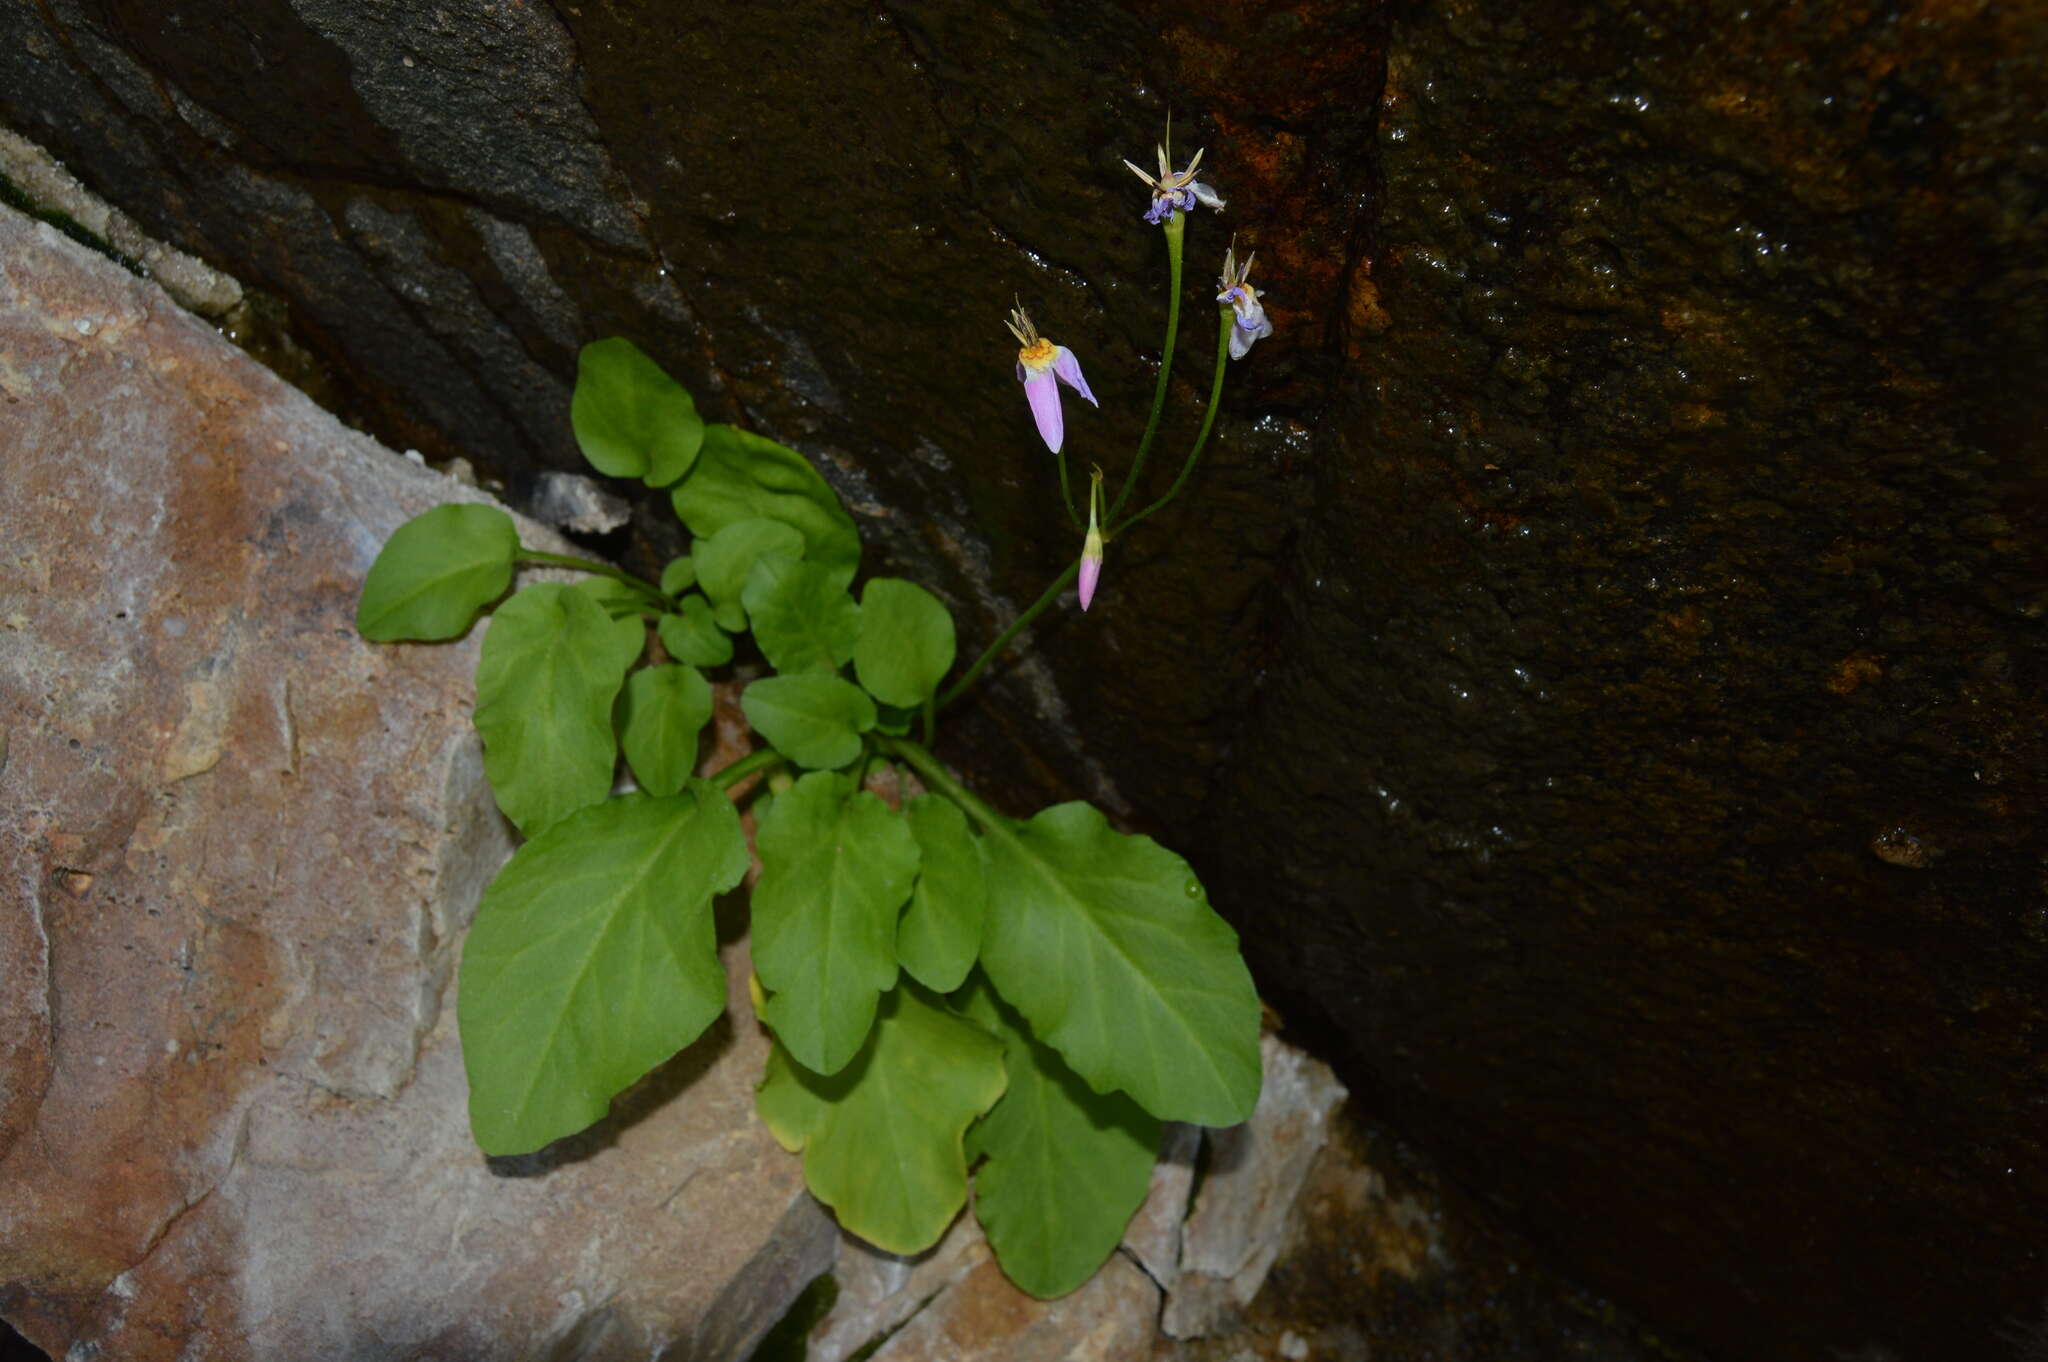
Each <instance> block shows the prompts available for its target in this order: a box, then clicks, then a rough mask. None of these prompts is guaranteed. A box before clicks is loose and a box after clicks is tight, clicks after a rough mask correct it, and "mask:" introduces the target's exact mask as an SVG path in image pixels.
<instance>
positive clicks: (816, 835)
mask: <svg viewBox="0 0 2048 1362" xmlns="http://www.w3.org/2000/svg"><path fill="white" fill-rule="evenodd" d="M756 827H757V829H758V830H757V831H756V833H755V835H754V846H755V849H756V850H757V851H759V852H760V855H761V878H760V881H759V882H758V883H756V884H755V886H754V905H753V906H754V969H755V971H756V972H757V973H758V974H759V975H760V976H761V984H762V986H763V987H765V988H767V989H769V990H771V992H772V993H773V995H774V996H773V997H771V998H769V1000H768V1007H767V1010H766V1012H765V1013H764V1014H763V1015H764V1020H766V1021H767V1023H768V1024H769V1025H770V1026H771V1027H773V1028H774V1029H775V1034H776V1036H777V1037H778V1038H780V1040H781V1041H782V1043H783V1045H784V1046H786V1047H788V1050H789V1052H790V1054H792V1055H794V1056H795V1057H796V1059H797V1061H798V1062H799V1063H801V1064H802V1065H803V1066H804V1067H805V1068H807V1069H812V1070H815V1071H816V1072H818V1073H821V1074H830V1073H837V1072H838V1071H839V1070H840V1069H841V1068H842V1067H844V1066H845V1064H846V1062H847V1061H848V1060H850V1059H852V1058H853V1056H854V1054H855V1052H857V1051H858V1050H859V1049H860V1046H861V1042H862V1041H863V1040H864V1039H865V1038H866V1037H867V1033H868V1027H869V1026H870V1025H871V1024H872V1023H873V1021H874V1019H875V1000H876V998H877V997H878V996H880V994H881V993H882V991H883V990H884V989H886V988H888V987H890V986H891V985H892V984H894V983H895V982H896V915H897V911H898V910H899V909H901V908H902V907H903V901H904V900H905V899H907V898H909V897H910V885H911V881H913V880H914V879H916V878H917V843H916V842H915V841H914V840H913V839H912V838H911V835H910V829H909V827H908V826H907V825H906V824H905V823H904V821H903V820H902V819H901V818H899V817H898V816H897V815H896V813H895V812H894V811H893V810H892V809H890V807H889V806H888V805H887V804H884V803H883V802H882V801H881V800H879V799H877V798H875V797H874V796H873V795H871V794H869V793H868V792H867V791H865V790H860V791H856V790H855V789H854V788H853V779H852V777H850V776H846V775H841V774H839V773H838V772H833V771H814V772H812V773H811V774H809V775H807V776H805V777H804V778H803V779H801V780H799V781H797V782H796V784H794V785H792V786H791V787H790V788H789V790H788V791H787V792H786V793H784V794H780V795H778V796H776V799H775V804H774V807H772V808H770V809H769V810H768V814H767V816H766V817H765V818H762V819H760V821H759V822H758V823H757V824H756Z"/></svg>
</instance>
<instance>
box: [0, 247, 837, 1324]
mask: <svg viewBox="0 0 2048 1362" xmlns="http://www.w3.org/2000/svg"><path fill="white" fill-rule="evenodd" d="M0 466H4V468H5V469H6V476H5V479H4V482H0V752H4V754H5V755H4V758H0V761H4V769H0V803H4V804H5V806H6V807H7V808H8V809H9V811H10V812H9V816H8V817H7V818H6V819H5V820H0V883H4V885H5V894H4V903H0V977H4V978H5V979H6V981H7V986H6V988H5V989H4V990H0V1314H4V1315H5V1316H6V1317H7V1319H8V1320H9V1321H10V1322H11V1323H13V1324H14V1325H15V1326H16V1327H17V1328H18V1329H19V1330H20V1331H21V1332H22V1333H23V1334H24V1335H25V1336H26V1337H27V1338H29V1339H30V1340H31V1341H32V1342H34V1343H36V1344H38V1345H39V1346H41V1347H42V1348H44V1349H45V1350H46V1351H48V1352H49V1353H50V1354H51V1355H53V1356H71V1357H84V1356H106V1357H120V1358H123V1359H150V1358H165V1359H169V1358H173V1357H190V1356H198V1355H203V1356H206V1357H213V1358H223V1359H235V1358H251V1359H255V1358H279V1357H309V1358H310V1357H363V1358H372V1357H401V1356H403V1357H417V1356H426V1355H441V1356H450V1357H464V1358H494V1357H496V1358H508V1359H509V1358H527V1357H533V1356H537V1355H556V1356H576V1357H589V1358H598V1357H628V1356H631V1357H644V1356H648V1355H650V1354H652V1353H655V1352H657V1351H659V1350H660V1349H662V1348H663V1347H671V1348H674V1349H675V1350H676V1351H677V1353H678V1355H681V1356H687V1357H691V1358H699V1357H702V1358H738V1357H744V1356H745V1355H746V1353H747V1351H748V1349H749V1348H750V1347H751V1344H752V1341H753V1339H754V1338H755V1337H757V1336H758V1335H759V1333H760V1332H761V1331H762V1330H763V1329H765V1328H766V1327H767V1326H769V1325H770V1324H772V1323H773V1322H774V1320H775V1319H776V1318H777V1317H778V1316H779V1315H780V1314H781V1313H782V1311H783V1309H784V1308H785V1307H786V1305H787V1304H788V1302H789V1300H790V1299H791V1298H792V1297H793V1296H794V1294H795V1293H796V1291H797V1290H799V1289H800V1288H801V1286H802V1284H803V1283H804V1282H805V1281H806V1280H808V1279H809V1278H810V1277H811V1276H814V1275H815V1274H816V1273H817V1272H818V1271H820V1270H821V1269H822V1268H823V1267H824V1265H825V1263H826V1262H827V1261H828V1260H829V1254H830V1249H831V1243H832V1230H831V1226H830V1224H829V1222H828V1221H827V1220H826V1219H825V1218H824V1216H823V1215H822V1214H821V1213H820V1211H819V1210H818V1209H817V1207H816V1206H815V1205H814V1204H813V1203H812V1202H811V1201H810V1199H809V1198H808V1197H807V1196H806V1195H805V1194H804V1193H803V1191H802V1189H801V1182H800V1173H799V1170H798V1168H797V1166H796V1162H795V1161H794V1160H791V1159H789V1158H787V1157H786V1156H784V1155H783V1154H782V1153H781V1151H780V1150H779V1149H777V1148H776V1147H775V1144H774V1142H773V1140H771V1139H770V1138H769V1137H768V1135H767V1133H766V1131H765V1130H763V1129H761V1128H760V1127H759V1126H758V1125H757V1124H756V1123H755V1122H754V1121H753V1120H752V1100H751V1099H752V1093H751V1085H752V1082H753V1081H754V1078H755V1076H756V1074H757V1072H758V1066H759V1062H760V1059H761V1051H762V1048H763V1042H762V1041H761V1039H760V1038H759V1036H758V1035H757V1034H756V1033H755V1029H754V1028H753V1027H752V1026H750V1025H749V1026H744V1027H735V1026H731V1025H726V1024H721V1025H720V1026H719V1027H717V1028H714V1030H713V1031H712V1032H711V1033H710V1034H709V1035H707V1036H706V1038H705V1039H704V1040H703V1041H701V1042H700V1043H699V1044H698V1045H696V1046H694V1047H692V1048H691V1049H690V1050H689V1051H687V1052H685V1054H683V1055H682V1056H679V1057H678V1058H677V1060H676V1061H674V1062H673V1063H672V1064H670V1065H668V1066H666V1067H664V1068H663V1069H661V1070H659V1071H657V1072H656V1073H655V1074H654V1075H652V1076H650V1077H649V1079H648V1080H646V1081H645V1082H644V1083H643V1084H642V1085H641V1086H640V1087H639V1088H636V1089H635V1090H634V1091H633V1092H632V1093H631V1094H629V1095H628V1096H626V1097H625V1098H623V1099H622V1100H621V1101H620V1103H619V1104H618V1107H617V1108H616V1109H615V1111H614V1114H613V1117H612V1118H611V1119H610V1120H609V1121H608V1122H606V1123H604V1124H601V1125H600V1126H598V1127H596V1128H594V1129H593V1131H592V1132H590V1133H588V1134H586V1135H584V1136H579V1137H577V1138H576V1139H574V1140H572V1141H567V1142H564V1143H563V1144H562V1145H559V1146H556V1147H553V1148H552V1149H551V1150H549V1151H544V1152H543V1154H541V1155H537V1156H534V1157H532V1158H530V1159H527V1160H519V1161H500V1166H498V1167H496V1168H493V1167H491V1166H489V1165H488V1164H487V1163H486V1161H485V1160H484V1158H483V1157H482V1156H481V1155H480V1154H479V1153H478V1152H477V1150H476V1149H475V1147H474V1145H473V1144H472V1143H471V1142H470V1139H469V1136H468V1130H467V1121H466V1113H465V1085H464V1080H463V1075H462V1066H461V1060H460V1055H459V1051H458V1047H457V1044H456V1039H455V1030H454V1008H453V1005H452V1002H453V1000H452V994H451V992H450V984H451V976H452V972H453V966H454V961H455V955H456V943H457V941H458V940H459V937H460V933H461V931H462V928H463V926H464V925H465V923H466V920H467V917H468V914H469V913H470V912H471V911H472V910H473V908H474V906H475V903H476V899H477V896H478V894H479V893H480V892H481V890H482V887H483V885H484V883H485V882H486V881H487V880H488V878H489V877H490V875H491V874H492V873H493V872H494V871H495V869H496V868H497V866H498V865H499V864H500V863H501V862H502V861H503V859H504V857H505V856H506V855H507V853H508V852H509V850H510V841H509V838H508V835H507V830H506V827H505V825H504V823H503V821H502V820H501V819H500V818H499V817H498V815H497V813H496V810H495V808H494V807H493V805H492V804H491V801H490V797H489V794H488V792H487V790H486V788H485V785H484V779H483V771H482V762H481V757H480V752H479V749H478V748H477V746H476V744H475V741H474V738H473V736H472V734H471V730H470V728H469V724H468V718H467V711H468V707H469V703H470V690H469V684H470V683H469V679H468V678H469V672H470V669H471V668H472V667H473V665H474V662H475V647H476V642H475V637H474V636H472V638H471V639H469V640H467V641H465V642H461V643H457V644H452V645H448V646H444V647H432V648H426V647H416V648H379V647H372V646H369V645H366V644H364V643H363V642H361V641H360V640H359V639H358V638H357V637H356V636H355V633H354V630H353V628H352V619H353V613H354V597H355V593H356V589H357V587H358V585H359V584H360V581H361V579H362V575H363V573H364V571H365V570H366V568H367V567H368V564H369V561H370V559H371V558H372V556H373V555H374V554H375V552H376V550H377V548H378V547H379V545H380V544H381V543H382V541H383V540H384V538H385V537H386V536H387V535H388V534H389V533H390V531H391V530H392V529H393V528H395V527H396V526H397V525H398V524H399V523H400V522H401V521H402V520H404V519H405V518H407V517H408V516H409V515H411V514H414V513H416V512H418V511H420V510H423V509H425V508H427V507H428V506H431V505H434V504H438V503H440V502H443V501H449V500H460V499H468V500H474V499H477V496H478V494H477V493H475V492H473V491H469V490H466V489H462V488H459V487H457V486H456V485H455V484H453V483H452V482H449V481H448V480H446V479H443V478H440V477H437V476H435V475H433V474H430V473H428V472H426V471H425V470H424V469H421V468H418V467H416V466H414V465H412V464H409V463H407V462H406V461H405V460H403V459H400V458H398V457H397V456H395V455H393V454H390V453H389V452H388V451H384V450H381V449H379V448H378V447H377V446H376V445H374V444H373V443H372V442H371V441H369V440H367V439H365V438H363V437H361V436H359V435H355V434H352V433H350V432H348V431H346V430H343V429H342V428H341V427H339V426H338V425H336V424H335V423H334V422H333V421H332V419H331V418H329V417H327V416H326V415H324V414H323V413H321V412H319V411H317V410H316V409H314V408H313V407H312V406H311V404H310V403H309V402H308V401H307V400H306V399H305V398H303V397H302V396H300V395H299V394H298V393H296V392H295V391H293V390H291V389H289V388H287V387H285V385H283V384H282V383H281V382H279V381H277V380H276V379H274V378H273V377H271V376H270V375H269V374H268V373H266V372H264V371H263V370H261V369H260V368H258V367H256V366H255V365H254V364H253V363H251V362H250V361H248V360H247V359H246V358H244V357H243V356H241V355H239V354H237V353H236V352H234V351H233V350H232V349H230V348H229V347H228V346H227V345H226V344H225V343H224V342H222V341H221V340H220V339H219V338H218V337H216V336H214V335H213V334H212V333H211V332H210V331H209V330H207V329H206V328H205V327H204V326H202V325H200V324H198V323H197V322H195V321H194V320H192V319H191V318H190V317H188V316H187V315H186V314H184V313H182V312H180V311H179V310H178V309H177V308H175V307H174V306H172V305H171V304H170V303H169V302H168V300H166V299H165V298H164V297H163V296H162V295H161V294H160V293H158V291H157V290H156V289H155V287H154V286H152V285H148V284H144V283H140V282H138V281H136V280H134V279H132V278H130V277H129V276H128V275H126V274H124V273H123V272H121V271H120V270H119V269H117V268H116V267H115V266H114V265H112V264H111V263H109V262H107V261H105V260H102V259H100V258H98V257H95V256H92V255H90V254H88V253H86V252H85V251H83V250H82V249H81V248H79V247H77V246H75V245H73V244H72V243H70V242H69V241H66V240H64V239H63V238H61V237H60V236H58V234H57V233H56V232H54V231H53V230H51V229H50V228H47V227H43V226H38V225H35V224H31V223H29V222H28V221H27V220H26V219H24V218H22V217H20V216H18V215H16V214H14V213H13V212H11V211H9V210H6V209H0ZM525 530H526V532H527V533H528V534H529V535H530V536H531V537H530V538H529V539H528V542H529V543H534V544H536V545H544V544H548V543H550V542H552V541H551V540H550V539H549V538H548V537H547V535H546V533H545V532H544V531H538V530H536V529H535V528H534V527H532V526H526V527H525ZM734 964H735V968H736V969H738V971H739V974H738V977H739V978H740V979H741V980H743V979H744V977H745V971H744V960H743V959H741V960H738V961H735V962H734ZM738 988H739V993H738V998H739V1000H740V1015H742V1016H745V1015H747V1013H746V1008H745V1003H744V985H743V984H741V985H739V986H738Z"/></svg>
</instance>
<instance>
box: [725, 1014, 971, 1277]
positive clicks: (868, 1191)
mask: <svg viewBox="0 0 2048 1362" xmlns="http://www.w3.org/2000/svg"><path fill="white" fill-rule="evenodd" d="M1002 1054H1003V1049H1002V1045H1001V1044H1000V1043H999V1042H998V1041H997V1040H996V1039H995V1038H994V1037H993V1036H991V1035H989V1034H988V1033H987V1032H985V1031H983V1030H982V1029H981V1028H980V1027H978V1026H976V1025H974V1024H973V1023H972V1022H968V1021H964V1020H962V1019H961V1018H959V1017H956V1016H953V1015H952V1014H951V1013H949V1012H947V1011H945V1010H944V1009H943V1008H940V1007H938V1006H936V1005H935V1004H934V1003H932V1002H931V1001H930V1000H928V999H927V998H926V997H925V996H924V995H923V994H921V993H920V992H918V990H916V989H915V988H909V987H906V988H901V989H898V990H896V991H894V992H892V993H891V994H890V995H889V996H888V998H887V999H885V1000H884V1001H883V1003H882V1006H881V1016H880V1020H879V1021H878V1022H877V1023H876V1025H875V1028H874V1031H873V1033H872V1034H871V1035H870V1036H869V1037H868V1039H867V1042H866V1044H865V1045H863V1046H862V1047H861V1051H860V1054H859V1056H858V1057H857V1058H855V1059H854V1060H853V1062H852V1063H850V1064H848V1065H847V1066H846V1067H845V1068H844V1069H841V1070H840V1071H839V1072H838V1073H836V1074H834V1075H832V1076H831V1077H829V1078H828V1077H822V1076H820V1075H819V1074H817V1073H815V1072H812V1071H810V1070H808V1069H806V1068H804V1067H803V1066H802V1065H800V1064H798V1063H797V1062H796V1061H795V1060H793V1059H791V1058H790V1056H789V1054H788V1053H787V1052H786V1051H785V1050H784V1049H783V1047H782V1046H781V1045H777V1046H776V1047H775V1048H774V1049H773V1050H771V1051H770V1052H769V1055H768V1065H767V1069H766V1071H765V1072H764V1073H763V1074H762V1077H761V1087H760V1090H759V1092H758V1093H757V1095H756V1097H755V1109H756V1110H758V1111H759V1112H760V1114H761V1120H762V1122H763V1123H764V1124H766V1125H767V1127H768V1129H769V1131H770V1132H771V1133H772V1134H773V1135H774V1136H775V1138H776V1139H777V1140H778V1141H780V1142H781V1144H782V1146H783V1148H785V1149H787V1150H789V1151H790V1152H791V1153H795V1152H796V1151H797V1150H799V1149H801V1150H802V1151H803V1155H804V1182H805V1183H806V1184H807V1185H808V1186H809V1187H810V1189H811V1194H812V1195H813V1196H815V1197H817V1198H818V1200H820V1201H822V1202H824V1203H825V1204H826V1205H827V1206H830V1207H831V1208H832V1209H833V1210H834V1211H835V1212H836V1213H837V1214H838V1216H839V1223H840V1224H841V1225H842V1226H844V1227H845V1228H846V1229H848V1230H851V1231H852V1232H853V1233H855V1234H857V1235H859V1236H860V1237H861V1238H863V1239H865V1240H867V1241H868V1242H869V1243H871V1244H873V1245H874V1246H875V1247H877V1248H879V1249H882V1250H883V1251H884V1252H888V1253H899V1254H912V1253H922V1252H923V1251H924V1250H925V1249H928V1248H930V1247H931V1246H932V1245H933V1244H935V1243H937V1242H938V1239H939V1236H940V1235H942V1234H944V1233H945V1232H946V1226H947V1225H949V1224H951V1223H952V1222H953V1217H954V1216H955V1215H957V1214H958V1213H959V1210H960V1207H961V1205H962V1204H963V1203H964V1202H965V1201H966V1200H967V1160H966V1157H965V1155H964V1153H963V1152H962V1149H961V1140H962V1136H963V1133H964V1132H965V1131H966V1129H967V1124H968V1122H970V1121H972V1120H973V1119H974V1118H975V1117H976V1116H978V1115H979V1114H981V1113H982V1112H984V1111H987V1110H988V1109H989V1107H990V1106H991V1105H992V1104H993V1103H994V1102H995V1101H996V1099H998V1098H999V1097H1001V1096H1002V1094H1003V1061H1002Z"/></svg>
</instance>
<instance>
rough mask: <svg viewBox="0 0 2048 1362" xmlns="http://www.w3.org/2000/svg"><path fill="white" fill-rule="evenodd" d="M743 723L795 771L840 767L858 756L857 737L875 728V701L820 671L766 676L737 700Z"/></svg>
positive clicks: (843, 681)
mask: <svg viewBox="0 0 2048 1362" xmlns="http://www.w3.org/2000/svg"><path fill="white" fill-rule="evenodd" d="M740 708H741V709H743V710H745V711H746V714H747V722H748V723H750V724H752V725H753V726H754V729H755V731H756V732H758V733H760V735H761V736H762V737H764V738H766V739H767V740H768V742H769V744H770V745H771V746H773V747H774V748H775V750H776V751H778V752H780V753H782V755H783V756H785V757H788V758H789V759H790V760H791V761H793V762H795V763H796V764H797V765H799V766H811V767H834V766H844V765H846V764H847V763H848V762H850V761H852V760H853V759H854V758H855V757H857V756H859V755H860V735H861V734H863V733H865V732H867V731H868V730H869V729H871V728H873V727H874V726H875V702H874V701H873V700H870V699H869V698H868V696H867V692H866V691H864V690H862V689H861V688H860V687H859V686H856V685H854V684H853V683H852V682H851V681H847V680H845V679H843V678H841V677H837V676H829V675H826V674H825V673H823V672H800V673H798V674H797V675H795V676H768V677H763V678H762V679H761V680H759V681H756V682H754V683H753V684H752V685H750V686H748V687H747V689H746V690H745V692H744V693H742V694H741V696H740Z"/></svg>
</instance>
